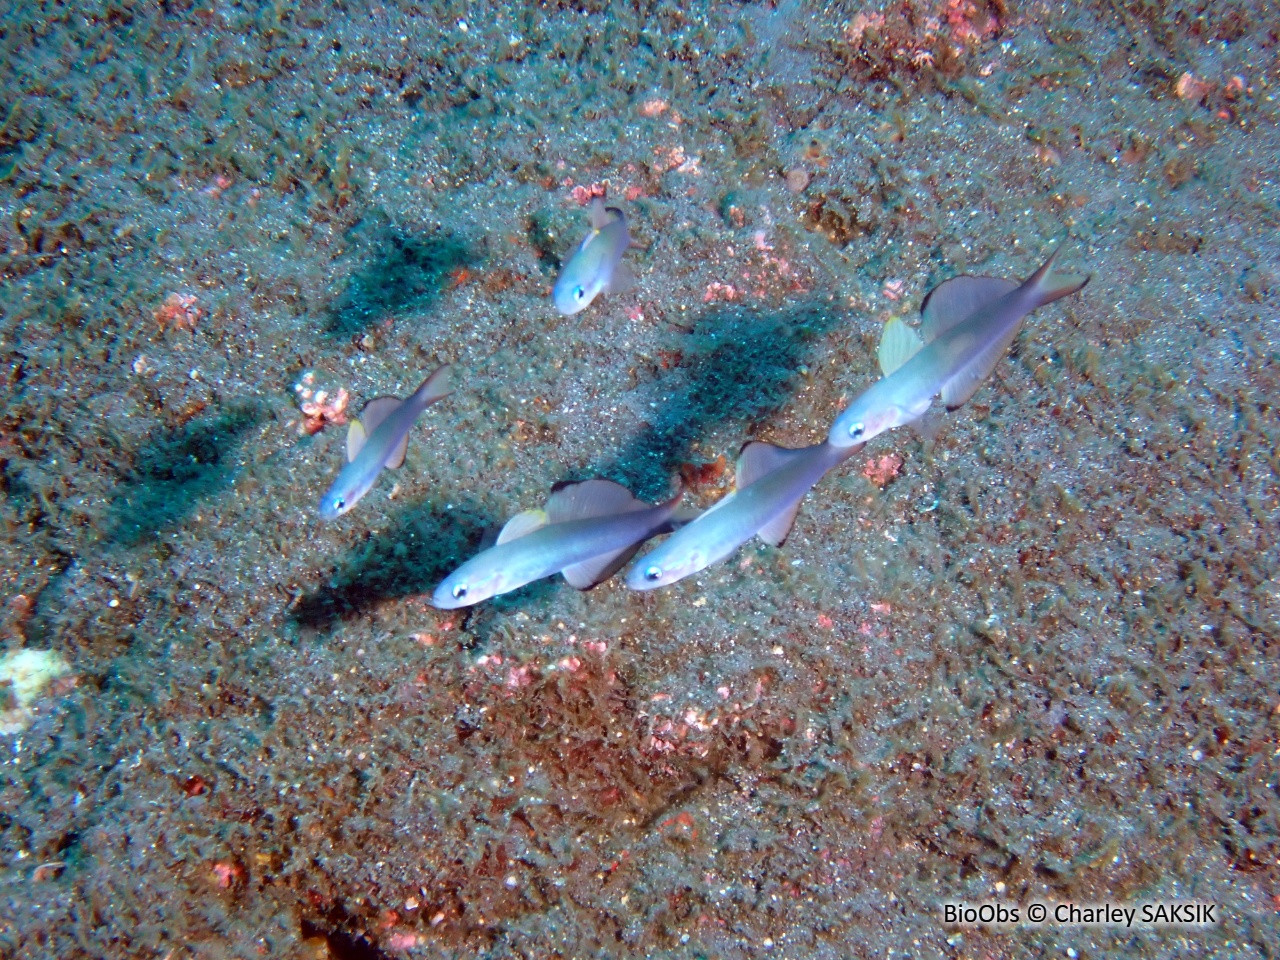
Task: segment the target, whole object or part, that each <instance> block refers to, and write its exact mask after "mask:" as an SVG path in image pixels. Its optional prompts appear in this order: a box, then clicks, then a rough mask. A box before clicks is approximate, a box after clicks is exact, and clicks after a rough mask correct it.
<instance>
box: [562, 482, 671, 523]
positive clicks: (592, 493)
mask: <svg viewBox="0 0 1280 960" xmlns="http://www.w3.org/2000/svg"><path fill="white" fill-rule="evenodd" d="M645 508H646V504H645V503H644V502H642V501H640V500H637V499H636V498H635V497H634V496H633V495H632V493H631V491H630V490H628V489H627V488H626V487H624V486H623V485H622V484H620V483H614V482H613V481H612V480H600V479H595V480H583V481H582V482H580V483H562V484H557V485H556V486H555V487H553V488H552V490H551V496H550V497H548V498H547V504H546V506H545V507H544V508H543V509H544V510H546V514H547V522H548V523H564V522H566V521H568V520H586V519H589V518H591V517H614V516H617V515H618V514H620V513H632V512H634V511H636V510H644V509H645Z"/></svg>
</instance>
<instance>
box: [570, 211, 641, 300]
mask: <svg viewBox="0 0 1280 960" xmlns="http://www.w3.org/2000/svg"><path fill="white" fill-rule="evenodd" d="M629 246H631V235H630V234H628V233H627V218H626V217H625V216H624V215H623V213H622V211H621V210H619V209H618V208H617V207H606V206H605V205H604V201H603V200H602V199H601V198H600V197H595V198H594V199H593V200H592V201H591V232H590V233H588V234H587V235H586V237H585V238H584V239H583V241H582V243H580V244H578V249H577V250H575V251H574V252H573V255H572V256H571V257H569V260H568V262H567V263H565V265H564V268H563V269H562V270H561V271H560V276H559V277H558V278H557V279H556V285H555V289H554V290H553V291H552V293H551V296H552V299H554V300H555V304H556V309H557V310H559V311H560V312H561V313H563V314H564V315H565V316H572V315H573V314H575V313H578V312H579V311H581V310H585V309H586V308H587V306H588V305H589V304H590V303H591V301H592V300H594V299H595V298H596V297H597V296H598V295H599V294H601V293H620V292H622V291H623V290H626V289H628V288H629V287H630V286H631V285H632V284H633V283H634V281H633V280H632V277H631V272H630V271H629V270H628V269H627V268H626V266H625V265H624V264H623V262H622V255H623V254H624V253H626V251H627V247H629Z"/></svg>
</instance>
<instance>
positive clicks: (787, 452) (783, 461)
mask: <svg viewBox="0 0 1280 960" xmlns="http://www.w3.org/2000/svg"><path fill="white" fill-rule="evenodd" d="M803 452H804V450H803V449H800V450H792V449H789V448H787V447H776V446H774V445H773V444H772V443H765V442H764V441H763V440H752V441H751V442H750V443H746V444H743V447H742V450H741V451H740V452H739V453H738V463H737V467H736V468H735V473H734V477H735V484H736V486H737V488H738V489H739V490H742V489H743V488H745V487H749V486H751V484H753V483H755V482H756V481H757V480H759V479H760V478H761V477H763V476H767V475H768V474H770V473H773V472H774V471H775V470H778V469H780V468H782V467H784V466H786V465H787V464H788V463H790V462H791V461H792V460H793V459H795V457H796V456H798V455H800V454H802V453H803Z"/></svg>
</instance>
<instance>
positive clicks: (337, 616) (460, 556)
mask: <svg viewBox="0 0 1280 960" xmlns="http://www.w3.org/2000/svg"><path fill="white" fill-rule="evenodd" d="M359 509H360V508H359V507H356V511H358V510H359ZM347 516H348V517H350V516H351V514H348V515H347ZM338 522H342V521H338ZM494 523H495V519H494V518H493V517H491V516H489V515H488V514H486V513H485V512H484V511H483V510H482V509H479V508H473V507H471V506H469V505H468V504H465V503H464V504H462V505H460V506H456V507H455V508H454V509H453V510H448V511H445V510H429V509H426V508H423V507H416V506H414V505H413V504H407V505H406V506H405V508H404V510H403V511H402V512H401V513H400V515H399V516H398V517H396V518H395V520H393V521H392V523H391V525H390V526H389V527H388V528H387V529H385V530H383V531H381V532H380V533H378V534H377V535H376V536H374V537H371V538H369V539H368V540H365V541H363V542H361V543H359V544H358V545H357V546H355V547H354V548H353V549H352V550H350V551H349V552H348V553H347V555H346V556H345V557H343V559H342V560H341V561H340V562H339V565H338V571H337V572H336V573H335V574H334V575H333V577H331V578H330V580H329V582H328V583H326V584H324V585H323V586H321V587H319V588H317V589H316V590H315V591H314V592H312V593H310V594H307V595H305V596H303V597H302V599H301V600H299V601H298V603H297V604H296V605H295V606H294V608H293V613H292V616H293V619H294V621H295V622H296V623H298V625H299V626H301V627H303V628H305V629H308V630H318V631H326V630H329V629H332V628H333V627H334V626H335V625H336V624H337V623H338V622H339V621H342V620H349V619H352V618H354V617H358V616H360V615H361V614H363V613H364V612H365V611H366V610H368V609H369V608H370V607H374V606H376V605H378V604H379V603H381V602H383V601H385V600H399V599H402V598H404V597H418V596H422V597H424V599H427V600H429V599H430V594H431V591H432V590H434V589H435V586H436V584H437V583H439V582H440V581H441V580H443V579H444V578H445V577H446V576H448V575H449V573H451V572H452V571H453V570H454V569H455V568H456V567H458V566H459V565H460V564H461V563H462V562H463V561H464V560H466V559H468V558H469V557H470V556H471V555H472V554H473V553H474V552H475V546H476V544H477V543H479V542H480V538H481V536H482V535H483V532H484V530H485V529H486V528H488V527H491V526H493V525H494Z"/></svg>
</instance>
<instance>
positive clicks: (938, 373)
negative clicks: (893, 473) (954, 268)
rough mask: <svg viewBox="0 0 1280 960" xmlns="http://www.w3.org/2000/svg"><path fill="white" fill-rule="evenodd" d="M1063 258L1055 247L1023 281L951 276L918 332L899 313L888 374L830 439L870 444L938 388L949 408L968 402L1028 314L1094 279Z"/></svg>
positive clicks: (932, 296)
mask: <svg viewBox="0 0 1280 960" xmlns="http://www.w3.org/2000/svg"><path fill="white" fill-rule="evenodd" d="M1059 249H1061V248H1059ZM1057 257H1058V250H1055V251H1054V252H1053V253H1052V254H1051V255H1050V257H1049V259H1048V260H1046V261H1045V264H1044V266H1042V267H1041V268H1040V269H1039V270H1037V271H1036V272H1035V273H1033V274H1032V275H1031V276H1030V277H1028V278H1027V280H1026V281H1025V282H1023V283H1022V284H1017V283H1015V282H1014V281H1012V280H1001V279H998V278H996V277H971V276H959V277H952V278H951V279H950V280H944V281H943V282H942V283H940V284H938V286H936V287H934V288H933V290H931V291H930V292H929V295H928V296H927V297H925V299H924V303H922V304H921V305H920V312H921V315H922V317H921V322H920V333H919V334H917V333H915V331H913V330H911V328H909V327H908V326H907V325H906V324H904V323H903V322H902V321H901V320H898V319H896V318H895V319H892V320H890V321H889V322H888V323H886V324H885V328H884V333H883V334H882V336H881V339H880V350H879V359H880V368H881V370H882V371H883V373H884V377H883V378H882V379H880V380H878V381H876V382H875V383H874V384H872V385H871V386H870V387H869V388H868V389H867V390H866V391H865V392H864V393H863V394H862V395H861V396H859V397H858V399H856V400H855V401H854V402H853V403H852V404H850V405H849V406H848V407H847V408H846V409H845V410H844V412H843V413H841V414H840V416H838V417H837V418H836V421H835V423H833V424H832V425H831V432H830V433H829V434H828V435H827V441H828V442H829V443H831V444H833V445H834V446H837V447H847V446H850V445H852V444H862V443H866V442H867V441H868V440H870V439H871V438H872V437H874V436H877V435H878V434H881V433H884V431H886V430H892V429H893V428H894V427H899V426H902V425H903V424H907V423H911V422H913V421H915V420H918V419H919V418H920V417H922V416H923V415H924V413H925V411H926V410H928V409H929V405H930V404H931V403H932V402H933V398H934V397H936V396H938V395H939V394H941V395H942V402H943V403H944V404H945V405H946V408H947V409H948V410H954V409H956V408H957V407H959V406H960V405H962V404H963V403H964V402H965V401H966V400H968V399H969V398H970V397H972V396H973V394H974V392H975V391H976V390H977V389H978V387H979V386H981V385H982V382H983V381H984V380H986V379H987V377H989V376H990V375H991V371H992V370H994V369H995V366H996V364H997V363H999V362H1000V358H1001V357H1003V356H1004V355H1005V352H1006V351H1007V350H1008V349H1009V345H1010V344H1012V343H1013V339H1014V337H1016V336H1017V334H1018V327H1019V326H1020V325H1021V324H1022V321H1023V319H1024V318H1025V317H1026V316H1027V314H1029V313H1030V312H1031V311H1032V310H1035V309H1037V308H1039V307H1043V306H1044V305H1045V304H1047V303H1052V302H1053V301H1054V300H1057V299H1058V298H1059V297H1065V296H1068V295H1069V294H1072V293H1075V292H1076V291H1077V290H1079V289H1080V288H1081V287H1083V286H1084V285H1085V284H1086V283H1088V282H1089V277H1088V276H1087V275H1084V276H1081V275H1077V274H1058V273H1054V272H1053V263H1054V261H1055V260H1056V259H1057Z"/></svg>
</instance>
